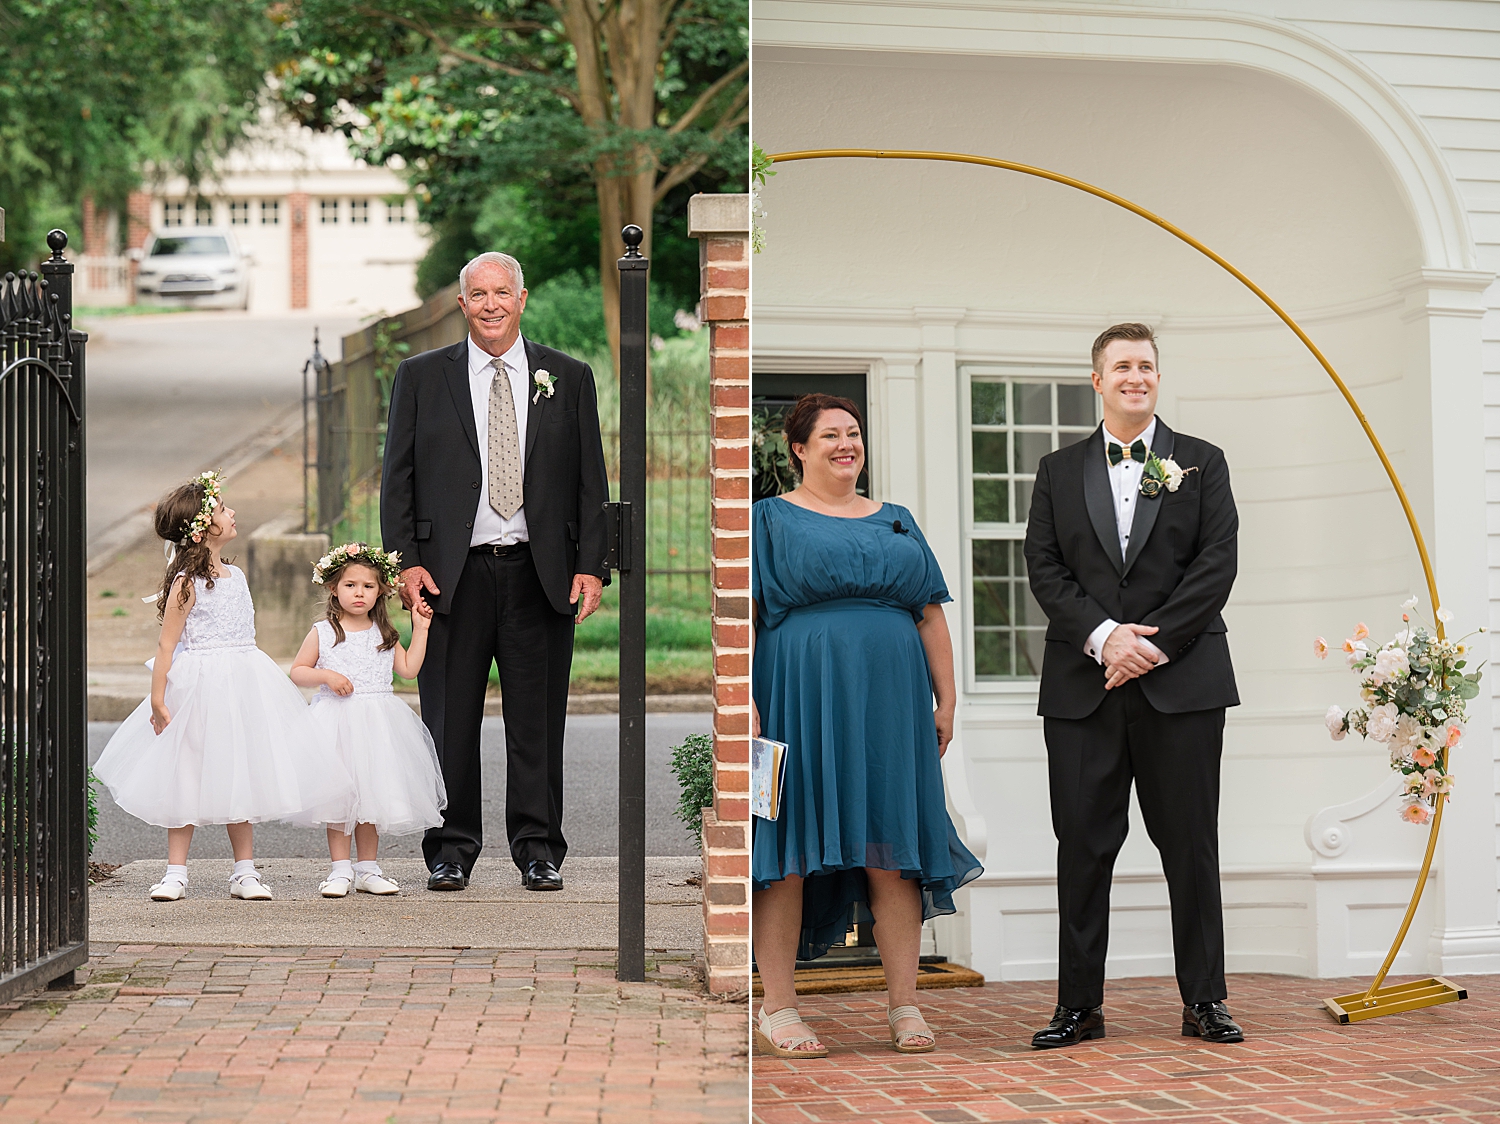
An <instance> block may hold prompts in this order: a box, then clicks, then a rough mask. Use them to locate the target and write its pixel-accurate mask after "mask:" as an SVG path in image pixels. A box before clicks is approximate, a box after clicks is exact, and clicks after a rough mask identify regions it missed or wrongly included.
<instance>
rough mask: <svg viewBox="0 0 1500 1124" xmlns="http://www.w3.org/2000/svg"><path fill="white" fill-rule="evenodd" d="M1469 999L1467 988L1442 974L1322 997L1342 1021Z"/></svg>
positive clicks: (1355, 1020) (1361, 1020) (1346, 1021)
mask: <svg viewBox="0 0 1500 1124" xmlns="http://www.w3.org/2000/svg"><path fill="white" fill-rule="evenodd" d="M1467 998H1469V993H1468V991H1467V990H1466V989H1464V988H1461V987H1459V986H1458V985H1457V984H1456V983H1453V982H1452V981H1451V980H1445V979H1443V977H1442V976H1432V977H1430V978H1428V979H1425V980H1413V981H1411V982H1410V983H1404V984H1392V985H1391V986H1390V987H1382V988H1377V989H1376V990H1375V992H1374V993H1373V994H1372V993H1370V992H1365V991H1356V992H1355V993H1354V994H1353V995H1335V996H1334V997H1333V998H1332V999H1325V1000H1323V1006H1324V1007H1327V1008H1328V1013H1329V1014H1330V1015H1332V1016H1333V1017H1334V1018H1335V1019H1337V1020H1338V1021H1339V1022H1341V1023H1358V1022H1364V1020H1365V1019H1378V1018H1379V1017H1380V1016H1381V1015H1399V1014H1400V1013H1401V1012H1402V1011H1416V1010H1419V1009H1420V1008H1422V1007H1436V1006H1437V1005H1438V1004H1439V1003H1457V1002H1458V1001H1459V1000H1460V999H1467Z"/></svg>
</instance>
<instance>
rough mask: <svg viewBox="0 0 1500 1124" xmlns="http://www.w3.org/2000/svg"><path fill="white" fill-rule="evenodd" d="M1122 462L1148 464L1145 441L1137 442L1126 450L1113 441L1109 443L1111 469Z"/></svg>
mask: <svg viewBox="0 0 1500 1124" xmlns="http://www.w3.org/2000/svg"><path fill="white" fill-rule="evenodd" d="M1121 461H1135V462H1136V464H1145V463H1146V444H1145V442H1143V441H1137V442H1135V443H1134V444H1132V445H1129V446H1127V447H1126V448H1123V449H1122V448H1120V446H1118V445H1116V444H1115V443H1114V442H1113V441H1111V442H1110V443H1109V464H1110V467H1111V468H1113V467H1114V466H1115V465H1117V464H1119V463H1120V462H1121Z"/></svg>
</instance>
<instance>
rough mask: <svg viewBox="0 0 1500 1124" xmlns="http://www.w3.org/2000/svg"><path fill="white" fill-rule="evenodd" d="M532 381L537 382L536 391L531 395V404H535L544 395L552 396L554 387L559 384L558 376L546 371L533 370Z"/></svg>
mask: <svg viewBox="0 0 1500 1124" xmlns="http://www.w3.org/2000/svg"><path fill="white" fill-rule="evenodd" d="M531 381H532V382H533V383H535V384H536V393H535V394H533V395H532V396H531V404H532V405H533V406H535V405H536V404H537V400H538V399H540V398H541V396H542V395H544V394H545V395H546V396H547V397H548V398H551V397H552V391H553V388H555V387H556V386H557V376H556V375H553V374H549V373H548V372H546V371H532V372H531Z"/></svg>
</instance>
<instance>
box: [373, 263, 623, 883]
mask: <svg viewBox="0 0 1500 1124" xmlns="http://www.w3.org/2000/svg"><path fill="white" fill-rule="evenodd" d="M459 288H460V290H461V291H460V293H459V297H458V301H459V304H460V305H461V306H462V307H463V310H464V316H465V318H466V319H467V320H468V323H469V334H468V336H467V337H466V338H465V339H464V340H463V341H461V342H460V343H456V344H453V345H452V346H451V347H443V348H438V349H436V350H434V351H426V352H423V353H422V354H421V355H413V356H412V357H411V358H409V359H406V360H404V361H403V362H402V363H401V366H400V367H399V368H398V369H397V371H396V381H395V384H394V386H393V387H392V389H391V412H390V420H389V423H388V425H387V427H386V439H385V465H384V472H383V476H382V480H381V490H380V530H381V536H382V538H383V539H384V541H385V549H386V550H399V551H400V552H401V565H402V570H401V601H402V604H404V605H405V606H406V607H407V608H409V609H412V611H413V612H418V613H422V614H424V615H426V616H430V617H432V631H431V633H430V636H429V639H428V641H427V659H426V661H425V662H424V663H423V664H422V671H421V674H420V675H418V676H417V686H418V688H419V690H420V693H421V698H422V720H423V721H424V722H426V724H427V728H428V729H429V730H430V731H431V732H432V738H433V741H434V742H436V744H437V751H438V760H439V761H440V763H441V764H442V769H443V780H444V782H445V783H446V785H447V788H448V806H447V808H446V810H445V811H444V813H443V825H442V826H441V827H434V828H429V829H428V831H427V834H426V836H425V837H424V838H423V840H422V853H423V855H424V856H425V857H426V859H427V869H428V871H429V872H430V876H429V878H428V880H427V888H428V889H429V890H462V889H464V888H465V887H466V886H467V885H468V880H469V874H470V872H471V871H472V870H473V869H474V862H475V860H476V859H478V858H479V851H480V848H481V846H482V845H483V840H484V835H483V830H482V828H483V805H482V803H481V799H480V793H481V788H480V771H479V728H480V722H481V720H482V719H483V717H484V696H485V691H486V689H487V688H488V686H489V675H490V664H491V661H494V662H495V663H497V664H498V665H499V669H500V692H501V696H502V698H503V700H504V707H505V752H506V793H505V827H506V835H507V836H508V837H509V840H510V853H511V858H512V859H513V860H514V862H515V864H516V866H517V867H518V868H519V869H520V871H521V881H522V884H523V885H525V887H526V888H527V889H528V890H560V889H562V884H563V883H562V875H561V873H560V872H559V870H558V867H560V866H561V865H562V861H563V856H564V855H565V854H566V853H567V849H568V845H567V841H566V840H565V839H564V838H563V831H562V813H563V725H564V723H565V722H566V720H567V713H568V677H569V672H570V669H571V667H572V663H573V626H574V623H575V620H576V621H582V620H584V619H585V618H586V617H588V615H589V614H590V613H592V612H593V611H594V610H595V609H597V608H598V607H599V598H600V595H601V593H602V592H603V585H604V579H605V578H606V577H607V576H608V571H607V570H606V568H605V565H604V555H605V548H606V544H605V521H604V508H603V504H604V502H605V501H606V500H607V499H608V498H609V490H608V482H607V481H606V479H605V471H604V450H603V446H602V444H601V441H600V433H599V410H598V405H597V402H596V399H595V392H594V375H593V372H592V371H591V370H589V367H588V364H586V363H581V362H579V361H578V360H577V359H574V358H572V357H571V356H568V355H564V354H563V353H562V352H560V351H554V350H553V349H552V348H550V347H543V346H542V345H541V344H539V343H536V342H534V341H532V340H528V339H524V338H522V336H521V313H522V312H523V311H524V309H525V308H526V287H525V283H524V281H523V279H522V274H521V266H520V264H519V263H518V262H517V261H516V260H515V259H514V258H512V257H510V256H508V255H506V254H496V253H488V254H481V255H479V257H477V258H475V259H474V260H473V261H471V262H469V264H468V265H466V266H464V268H463V271H462V272H461V273H460V274H459Z"/></svg>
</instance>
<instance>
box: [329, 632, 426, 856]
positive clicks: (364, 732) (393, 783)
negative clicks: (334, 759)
mask: <svg viewBox="0 0 1500 1124" xmlns="http://www.w3.org/2000/svg"><path fill="white" fill-rule="evenodd" d="M314 627H315V628H316V630H317V633H318V667H320V668H324V669H326V670H329V671H337V672H338V673H339V674H341V675H345V676H347V677H348V678H349V681H350V682H351V683H353V684H354V693H353V694H352V695H336V694H334V693H333V691H332V689H330V688H329V687H328V686H326V685H325V686H322V687H319V688H318V693H317V694H316V695H314V696H313V699H312V707H311V710H312V718H313V722H314V724H316V725H317V727H318V729H319V731H320V732H321V734H322V737H323V742H324V744H326V745H330V746H334V747H335V748H336V749H337V751H338V754H339V758H340V760H341V761H343V763H344V765H345V767H346V768H347V769H348V770H349V772H350V773H351V774H353V776H354V789H355V793H356V803H355V808H354V820H355V822H356V823H368V824H374V825H375V828H376V830H378V831H379V832H380V834H382V835H408V834H410V833H412V832H414V831H424V830H426V829H427V828H429V827H437V826H439V825H440V824H441V823H442V822H443V809H444V808H445V807H447V805H448V792H447V789H446V788H444V787H443V773H442V770H441V769H440V768H439V767H438V757H437V748H436V746H434V745H433V743H432V735H431V734H429V733H428V732H427V727H426V726H425V725H423V724H422V720H421V719H420V718H418V717H417V716H416V714H414V713H413V712H412V709H411V707H409V706H407V705H406V704H405V703H404V702H402V701H401V700H400V699H398V698H396V696H395V695H394V694H393V693H392V691H391V670H392V665H393V663H394V660H395V656H396V653H395V651H394V650H387V651H384V652H382V651H381V650H380V630H379V629H378V628H367V629H365V630H364V631H363V632H350V631H348V630H345V632H344V639H343V641H342V642H341V643H338V644H335V643H334V640H335V639H337V638H336V637H335V635H334V632H333V625H331V624H329V623H328V622H327V621H319V622H318V623H317V624H316V625H315V626H314Z"/></svg>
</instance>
